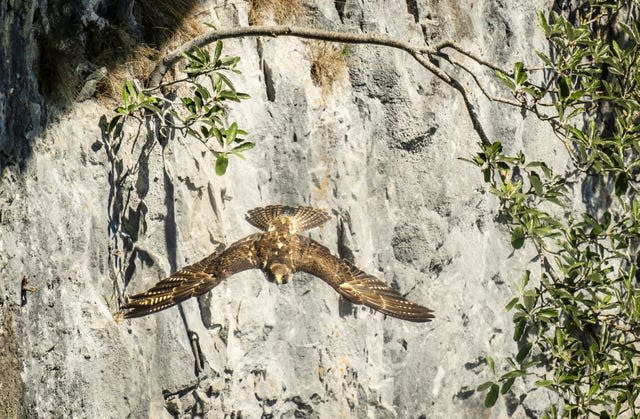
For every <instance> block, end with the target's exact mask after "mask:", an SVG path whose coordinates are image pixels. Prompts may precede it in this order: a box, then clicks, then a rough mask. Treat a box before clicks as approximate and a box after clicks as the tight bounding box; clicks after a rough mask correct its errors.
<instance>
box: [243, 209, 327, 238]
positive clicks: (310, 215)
mask: <svg viewBox="0 0 640 419" xmlns="http://www.w3.org/2000/svg"><path fill="white" fill-rule="evenodd" d="M280 217H289V218H291V219H292V220H293V223H294V225H295V230H296V231H297V232H299V233H300V232H303V231H306V230H309V229H312V228H314V227H318V226H320V225H322V224H324V223H325V222H327V221H328V220H330V219H331V216H330V215H329V214H328V213H327V211H325V210H322V209H318V208H313V207H289V206H284V205H269V206H267V207H260V208H254V209H252V210H250V211H249V212H247V217H246V218H247V221H248V222H249V223H250V224H251V225H253V226H255V227H257V228H259V229H260V230H263V231H267V230H268V229H269V226H270V225H271V224H272V223H273V222H274V221H275V220H277V219H278V218H280Z"/></svg>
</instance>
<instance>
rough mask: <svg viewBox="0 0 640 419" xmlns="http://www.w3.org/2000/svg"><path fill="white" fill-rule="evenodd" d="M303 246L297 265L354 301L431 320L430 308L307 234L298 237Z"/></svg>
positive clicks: (412, 318) (402, 315)
mask: <svg viewBox="0 0 640 419" xmlns="http://www.w3.org/2000/svg"><path fill="white" fill-rule="evenodd" d="M301 239H302V241H303V244H304V250H303V253H302V257H301V260H300V263H299V264H298V266H297V268H298V269H299V270H301V271H304V272H307V273H310V274H312V275H315V276H317V277H318V278H320V279H322V280H324V281H325V282H327V283H328V284H329V285H331V286H332V287H333V288H334V289H335V290H336V291H338V293H340V295H342V296H343V297H345V298H346V299H347V300H349V301H351V302H352V303H354V304H364V305H366V306H369V307H371V308H373V309H374V310H377V311H380V312H382V313H384V314H387V315H389V316H392V317H397V318H399V319H403V320H408V321H412V322H428V321H431V319H432V318H433V317H434V316H433V311H432V310H430V309H428V308H426V307H423V306H421V305H419V304H416V303H414V302H411V301H408V300H407V299H405V298H404V297H403V296H402V295H400V293H399V292H398V291H396V290H395V289H393V288H391V287H390V286H389V285H387V284H385V283H384V282H382V281H380V280H379V279H378V278H376V277H374V276H371V275H369V274H367V273H366V272H363V271H361V270H360V269H358V268H357V267H355V266H353V265H352V264H351V263H349V262H347V261H346V260H341V259H338V258H337V257H335V256H333V255H332V254H331V252H330V251H329V249H327V248H326V247H324V246H322V245H321V244H319V243H317V242H316V241H314V240H312V239H309V238H301Z"/></svg>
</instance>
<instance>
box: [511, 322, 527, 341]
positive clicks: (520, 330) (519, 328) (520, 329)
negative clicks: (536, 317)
mask: <svg viewBox="0 0 640 419" xmlns="http://www.w3.org/2000/svg"><path fill="white" fill-rule="evenodd" d="M526 326H527V320H526V319H524V318H520V319H518V321H517V322H516V327H515V328H514V330H513V340H514V341H516V342H518V341H519V340H520V338H522V335H524V329H525V327H526Z"/></svg>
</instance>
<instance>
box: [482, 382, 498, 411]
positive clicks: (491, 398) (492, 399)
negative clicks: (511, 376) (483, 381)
mask: <svg viewBox="0 0 640 419" xmlns="http://www.w3.org/2000/svg"><path fill="white" fill-rule="evenodd" d="M499 391H500V386H498V385H497V384H492V385H491V388H490V389H489V392H488V393H487V396H486V397H485V399H484V407H487V408H489V407H493V405H495V404H496V401H497V400H498V393H499Z"/></svg>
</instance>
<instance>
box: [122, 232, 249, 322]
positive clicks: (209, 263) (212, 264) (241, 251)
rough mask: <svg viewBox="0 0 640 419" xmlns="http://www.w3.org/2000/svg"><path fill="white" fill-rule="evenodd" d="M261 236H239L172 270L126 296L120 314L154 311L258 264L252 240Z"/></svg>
mask: <svg viewBox="0 0 640 419" xmlns="http://www.w3.org/2000/svg"><path fill="white" fill-rule="evenodd" d="M261 236H262V235H261V234H253V235H251V236H248V237H246V238H244V239H242V240H239V241H237V242H236V243H234V244H232V245H231V246H229V247H228V248H227V249H225V250H224V251H223V252H221V253H213V254H211V255H209V256H207V257H206V258H204V259H202V260H201V261H199V262H196V263H194V264H192V265H189V266H186V267H184V268H182V269H180V270H179V271H177V272H175V273H173V274H171V276H169V277H167V278H165V279H163V280H162V281H160V282H158V283H157V284H156V285H155V286H153V287H152V288H151V289H149V290H147V291H145V292H141V293H139V294H135V295H131V296H129V301H128V302H127V303H126V304H124V305H123V306H122V307H121V308H122V314H123V315H124V317H125V318H132V317H140V316H146V315H147V314H152V313H156V312H158V311H160V310H164V309H165V308H169V307H171V306H174V305H176V304H178V303H180V302H182V301H184V300H186V299H188V298H191V297H195V296H198V295H202V294H204V293H206V292H207V291H209V290H211V289H212V288H214V287H215V286H217V285H218V284H220V282H222V281H223V280H224V279H225V278H227V277H229V276H231V275H233V274H235V273H237V272H240V271H244V270H247V269H255V268H260V266H259V263H258V258H257V255H256V249H255V243H256V240H258V239H259V238H260V237H261Z"/></svg>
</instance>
